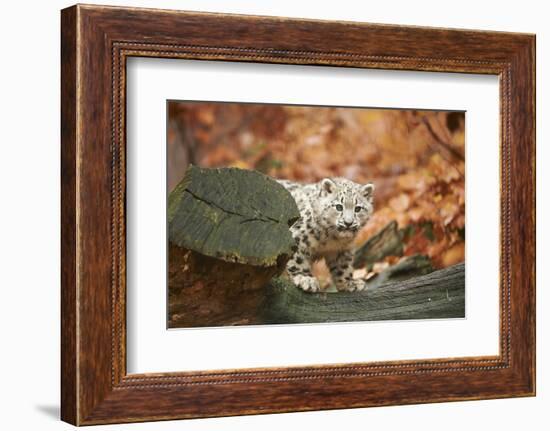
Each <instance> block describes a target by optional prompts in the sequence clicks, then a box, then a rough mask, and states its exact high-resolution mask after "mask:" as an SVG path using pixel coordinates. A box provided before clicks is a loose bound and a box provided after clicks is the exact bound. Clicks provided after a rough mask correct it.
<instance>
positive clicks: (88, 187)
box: [61, 5, 535, 425]
mask: <svg viewBox="0 0 550 431" xmlns="http://www.w3.org/2000/svg"><path fill="white" fill-rule="evenodd" d="M61 21H62V26H61V49H62V56H61V58H62V64H61V72H62V75H61V83H62V93H61V107H62V115H61V121H62V134H61V139H62V147H61V161H62V166H61V167H62V182H61V189H62V218H61V226H62V247H61V253H62V286H61V287H62V295H61V305H62V325H61V340H62V345H61V353H62V355H61V358H62V361H61V376H62V378H61V388H62V390H61V417H62V419H63V420H64V421H67V422H69V423H72V424H75V425H90V424H103V423H115V422H137V421H151V420H165V419H179V418H194V417H212V416H230V415H241V414H258V413H273V412H289V411H307V410H321V409H340V408H352V407H367V406H382V405H394V404H413V403H428V402H442V401H456V400H473V399H488V398H503V397H515V396H533V395H534V394H535V37H534V35H528V34H513V33H499V32H486V31H469V30H448V29H439V28H423V27H403V26H392V25H376V24H362V23H352V22H330V21H313V20H297V19H286V18H275V17H254V16H239V15H219V14H211V13H195V12H192V13H190V12H178V11H165V10H147V9H133V8H119V7H103V6H82V5H78V6H73V7H70V8H68V9H65V10H63V11H62V20H61ZM131 56H143V57H163V58H184V59H198V60H223V61H241V62H261V63H284V64H300V65H331V66H341V67H354V68H375V69H392V70H413V71H441V72H461V73H477V74H492V75H498V76H499V78H500V107H501V111H500V120H501V121H500V122H501V124H500V127H501V130H500V132H501V135H500V136H501V142H500V149H501V201H500V202H501V219H500V226H501V227H500V239H501V249H500V256H501V259H500V354H499V355H498V356H494V357H493V356H491V357H461V358H442V359H430V360H413V361H398V362H396V361H393V362H379V363H364V364H357V363H354V364H338V365H329V366H303V367H283V368H266V369H238V370H227V371H208V370H205V371H203V372H177V373H158V374H127V372H126V350H125V342H126V321H125V312H126V309H125V307H126V303H125V298H126V284H125V283H126V280H125V269H126V266H125V264H126V262H125V190H126V177H125V151H126V147H125V142H126V140H125V139H126V137H125V97H126V94H125V92H126V87H125V84H126V78H125V77H126V75H125V73H126V69H125V65H126V60H127V59H128V58H129V57H131Z"/></svg>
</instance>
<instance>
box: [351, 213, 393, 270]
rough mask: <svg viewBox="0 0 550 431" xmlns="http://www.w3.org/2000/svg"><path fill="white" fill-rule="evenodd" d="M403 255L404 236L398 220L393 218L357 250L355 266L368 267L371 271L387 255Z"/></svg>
mask: <svg viewBox="0 0 550 431" xmlns="http://www.w3.org/2000/svg"><path fill="white" fill-rule="evenodd" d="M402 255H403V238H402V236H401V234H400V232H399V229H398V228H397V222H396V221H395V220H393V221H391V222H390V223H388V224H387V225H386V226H385V227H384V228H382V229H381V230H380V231H379V232H378V233H377V234H376V235H373V236H372V237H371V238H369V239H368V240H367V241H366V242H365V243H364V244H363V245H362V246H361V247H359V248H358V249H357V250H356V251H355V258H354V261H353V266H354V268H362V267H366V268H367V270H369V271H370V269H371V268H372V265H373V264H375V263H376V262H380V261H382V260H384V258H385V257H386V256H402Z"/></svg>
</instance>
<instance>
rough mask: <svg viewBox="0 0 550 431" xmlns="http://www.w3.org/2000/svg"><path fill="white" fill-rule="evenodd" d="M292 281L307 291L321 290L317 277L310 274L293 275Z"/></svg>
mask: <svg viewBox="0 0 550 431" xmlns="http://www.w3.org/2000/svg"><path fill="white" fill-rule="evenodd" d="M292 281H293V283H294V284H295V285H296V286H298V287H299V288H300V289H302V290H304V291H305V292H319V290H321V287H320V286H319V282H318V281H317V279H316V278H315V277H312V276H310V275H295V276H294V277H292Z"/></svg>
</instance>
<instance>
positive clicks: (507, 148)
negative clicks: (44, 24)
mask: <svg viewBox="0 0 550 431" xmlns="http://www.w3.org/2000/svg"><path fill="white" fill-rule="evenodd" d="M61 17H62V20H61V21H62V23H61V24H62V25H61V49H62V64H61V72H62V77H61V78H62V94H61V101H62V103H61V107H62V112H61V117H62V153H61V162H62V184H61V189H62V286H61V290H62V326H61V330H62V334H61V335H62V337H61V339H62V345H61V351H62V363H61V366H62V373H61V374H62V382H61V398H62V399H61V415H62V419H63V420H65V421H67V422H69V423H72V424H75V425H91V424H105V423H119V422H138V421H153V420H167V419H180V418H197V417H212V416H229V415H243V414H258V413H274V412H290V411H307V410H321V409H341V408H354V407H369V406H382V405H396V404H413V403H430V402H442V401H455V400H472V399H490V398H503V397H516V396H533V395H534V394H535V172H534V169H535V133H534V132H535V108H534V101H535V78H534V73H535V72H534V71H535V37H534V35H529V34H514V33H500V32H486V31H470V30H450V29H439V28H423V27H403V26H391V25H378V24H365V23H353V22H331V21H314V20H298V19H287V18H276V17H255V16H240V15H220V14H212V13H196V12H193V13H190V12H179V11H168V10H149V9H134V8H119V7H104V6H93V5H77V6H73V7H70V8H68V9H64V10H63V11H62V14H61Z"/></svg>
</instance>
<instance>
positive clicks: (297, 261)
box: [279, 178, 374, 292]
mask: <svg viewBox="0 0 550 431" xmlns="http://www.w3.org/2000/svg"><path fill="white" fill-rule="evenodd" d="M279 183H280V184H282V185H283V186H284V187H285V188H286V189H287V190H288V191H289V192H290V194H291V195H292V197H293V198H294V200H295V201H296V204H297V206H298V209H299V210H300V216H301V217H300V219H299V220H298V221H297V222H296V223H294V225H292V227H291V228H290V230H291V232H292V236H293V238H294V239H295V240H296V245H297V250H296V252H295V253H294V255H293V256H292V258H291V259H290V260H289V261H288V263H287V267H286V269H287V272H288V274H289V275H290V277H291V279H292V281H293V282H294V284H296V285H297V286H298V287H300V288H302V289H303V290H305V291H306V292H318V291H319V290H320V288H319V282H318V280H317V279H316V278H315V277H314V276H313V274H312V272H311V266H312V264H313V262H315V261H316V260H320V259H323V258H324V259H325V261H326V263H327V265H328V267H329V269H330V273H331V276H332V280H333V281H334V284H335V285H336V288H337V289H338V290H347V291H354V290H362V289H364V287H365V283H364V282H363V281H362V280H357V279H354V278H353V266H352V263H353V240H354V238H355V235H356V234H357V233H358V232H359V230H360V229H361V228H362V227H363V226H364V225H365V224H366V223H367V221H368V220H369V218H370V217H371V215H372V212H373V192H374V185H373V184H372V183H369V184H366V185H361V184H357V183H354V182H353V181H350V180H347V179H345V178H325V179H323V180H321V181H319V182H318V183H314V184H300V183H295V182H291V181H286V180H279Z"/></svg>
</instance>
